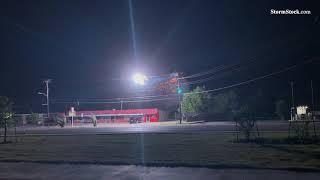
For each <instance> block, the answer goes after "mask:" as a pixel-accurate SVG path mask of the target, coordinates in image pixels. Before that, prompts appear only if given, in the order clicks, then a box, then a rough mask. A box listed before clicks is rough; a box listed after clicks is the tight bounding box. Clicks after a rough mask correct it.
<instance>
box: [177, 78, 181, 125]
mask: <svg viewBox="0 0 320 180" xmlns="http://www.w3.org/2000/svg"><path fill="white" fill-rule="evenodd" d="M177 83H178V92H177V93H178V96H179V110H180V118H179V123H180V124H181V123H182V105H181V103H182V102H181V95H180V94H181V87H180V81H179V77H178V78H177Z"/></svg>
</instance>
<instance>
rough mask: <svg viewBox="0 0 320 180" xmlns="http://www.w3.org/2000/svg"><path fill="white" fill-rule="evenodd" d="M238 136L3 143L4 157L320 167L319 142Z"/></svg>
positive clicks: (50, 138) (135, 136) (50, 139)
mask: <svg viewBox="0 0 320 180" xmlns="http://www.w3.org/2000/svg"><path fill="white" fill-rule="evenodd" d="M263 136H264V137H269V138H273V139H274V138H282V137H285V136H286V134H272V135H268V134H264V135H263ZM234 138H235V137H234V135H232V134H221V133H220V134H217V133H198V134H131V135H87V136H85V135H83V136H48V137H45V136H38V137H19V138H18V142H17V143H11V144H0V161H15V160H17V161H27V162H28V161H37V162H55V163H101V164H146V165H154V166H157V165H159V166H160V165H165V166H204V167H239V168H241V167H243V168H246V167H249V168H279V169H282V168H283V169H291V168H293V169H294V168H307V169H309V168H310V169H316V170H320V144H304V145H303V144H286V143H276V144H268V143H264V144H256V143H235V142H233V140H234Z"/></svg>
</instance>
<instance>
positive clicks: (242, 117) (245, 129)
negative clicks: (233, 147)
mask: <svg viewBox="0 0 320 180" xmlns="http://www.w3.org/2000/svg"><path fill="white" fill-rule="evenodd" d="M234 121H235V122H236V124H237V127H238V129H237V130H239V131H240V132H241V133H243V134H244V136H245V140H246V141H250V137H251V134H252V131H253V130H254V127H255V126H256V119H255V116H254V114H253V113H251V112H250V110H249V108H248V106H244V107H242V108H241V109H240V110H239V112H237V113H236V115H235V117H234Z"/></svg>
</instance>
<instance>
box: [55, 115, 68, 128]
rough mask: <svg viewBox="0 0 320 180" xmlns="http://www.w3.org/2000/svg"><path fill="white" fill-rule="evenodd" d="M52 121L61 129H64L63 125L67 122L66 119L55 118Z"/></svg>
mask: <svg viewBox="0 0 320 180" xmlns="http://www.w3.org/2000/svg"><path fill="white" fill-rule="evenodd" d="M54 119H55V121H56V122H57V124H58V125H59V126H60V127H62V128H63V127H64V125H65V124H66V121H67V120H66V117H59V116H55V117H54Z"/></svg>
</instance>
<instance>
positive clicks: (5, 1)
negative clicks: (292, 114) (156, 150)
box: [0, 0, 320, 110]
mask: <svg viewBox="0 0 320 180" xmlns="http://www.w3.org/2000/svg"><path fill="white" fill-rule="evenodd" d="M316 2H317V1H307V2H305V1H297V2H295V1H281V2H279V1H269V0H266V1H219V2H218V1H212V0H201V1H200V0H133V1H132V4H133V16H134V22H135V23H134V25H135V39H136V47H137V49H136V50H137V51H136V52H137V58H136V61H135V58H134V53H133V42H132V35H131V26H130V16H129V6H128V0H96V1H95V0H90V1H89V0H68V1H65V0H54V1H53V0H46V1H43V0H28V1H22V0H2V1H0V29H1V31H0V59H1V62H0V65H1V72H0V81H1V87H0V94H1V95H6V96H9V97H11V98H13V99H14V100H15V102H16V104H17V105H21V106H25V105H28V106H30V105H32V107H39V106H37V105H39V104H41V97H39V95H37V92H38V91H40V90H41V89H43V84H42V83H41V80H42V79H44V78H52V79H53V82H52V83H51V87H52V95H51V96H52V98H53V99H74V98H110V97H122V96H129V94H128V86H127V85H126V83H124V82H121V81H117V80H114V79H116V78H125V77H129V76H130V75H131V74H132V73H133V72H134V71H144V72H145V73H146V74H148V75H161V74H168V73H170V72H172V71H173V70H176V71H178V72H183V73H185V74H186V75H189V74H193V73H197V72H201V71H206V70H208V69H210V68H213V67H216V66H219V65H227V64H232V63H239V62H246V61H248V60H252V59H254V60H255V63H253V64H250V65H248V66H245V67H244V68H243V69H241V70H239V72H234V73H231V74H230V73H229V74H227V75H225V76H222V77H221V78H218V79H216V80H212V81H209V82H206V84H205V85H206V86H207V88H218V87H221V86H224V85H228V84H232V83H236V82H239V81H243V80H247V79H250V78H254V77H256V76H259V75H264V74H267V73H270V72H273V71H276V70H279V69H281V68H284V67H286V66H290V65H292V64H295V63H299V62H302V61H303V60H306V59H308V58H317V57H319V52H320V51H319V47H320V46H319V43H320V33H319V32H320V27H319V26H320V25H319V24H320V22H319V21H320V19H319V12H320V11H319V7H320V6H319V5H318V4H317V3H316ZM270 9H293V10H295V9H299V10H310V11H311V12H312V14H311V15H270ZM319 67H320V66H319V63H314V64H312V65H309V66H303V67H300V68H298V69H297V70H295V71H294V72H289V73H284V74H282V75H278V76H277V77H276V78H271V79H268V80H263V82H258V83H257V84H255V85H254V86H253V89H259V88H260V89H263V90H264V91H265V92H269V93H270V94H271V95H270V96H272V94H277V92H278V91H279V92H282V94H284V95H281V93H279V94H280V95H279V96H285V97H286V98H287V96H286V95H285V93H284V92H286V93H287V90H288V89H287V88H289V85H288V83H289V81H290V80H295V81H296V82H297V83H296V86H297V87H306V86H307V83H308V81H309V79H310V77H311V78H313V79H314V81H315V87H318V85H317V83H320V81H318V79H319V78H317V75H318V73H317V70H318V69H319ZM250 87H252V85H251V86H250ZM275 87H278V88H277V89H276V90H275ZM319 88H320V86H319ZM307 91H308V90H306V89H305V88H301V94H303V92H307ZM317 91H320V89H318V90H317ZM275 98H277V97H275ZM280 98H281V97H280ZM308 98H309V96H308V97H304V98H301V101H305V99H308ZM36 110H38V109H37V108H36Z"/></svg>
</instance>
